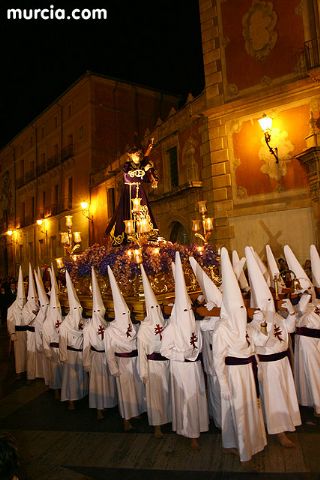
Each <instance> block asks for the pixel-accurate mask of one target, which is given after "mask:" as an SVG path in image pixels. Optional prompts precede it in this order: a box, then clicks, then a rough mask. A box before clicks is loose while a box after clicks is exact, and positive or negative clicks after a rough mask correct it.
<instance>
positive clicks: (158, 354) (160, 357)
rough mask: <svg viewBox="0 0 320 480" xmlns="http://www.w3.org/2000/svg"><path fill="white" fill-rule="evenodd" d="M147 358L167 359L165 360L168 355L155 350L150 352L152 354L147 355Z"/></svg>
mask: <svg viewBox="0 0 320 480" xmlns="http://www.w3.org/2000/svg"><path fill="white" fill-rule="evenodd" d="M147 359H148V360H156V361H159V360H160V361H165V360H168V358H167V357H163V356H162V355H161V353H159V352H153V353H150V355H147Z"/></svg>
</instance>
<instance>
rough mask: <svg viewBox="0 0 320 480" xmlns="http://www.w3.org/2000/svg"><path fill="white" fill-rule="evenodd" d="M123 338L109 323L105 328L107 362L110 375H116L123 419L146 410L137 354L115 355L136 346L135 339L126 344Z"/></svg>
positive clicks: (129, 350) (131, 349)
mask: <svg viewBox="0 0 320 480" xmlns="http://www.w3.org/2000/svg"><path fill="white" fill-rule="evenodd" d="M114 321H115V320H114ZM132 328H133V329H134V328H135V326H134V325H133V326H132ZM119 332H120V330H119ZM124 338H125V334H121V333H120V334H119V335H117V334H116V329H114V328H113V327H112V326H111V325H110V326H109V327H108V328H107V329H106V330H105V335H104V343H105V350H106V353H107V362H108V366H109V369H110V373H111V375H114V376H115V377H116V383H117V392H118V405H119V410H120V415H121V417H122V418H124V419H125V420H130V418H133V417H137V416H139V415H140V414H141V413H143V412H145V411H146V402H145V388H144V385H143V383H142V381H141V379H140V376H139V374H138V356H135V357H127V358H126V357H118V356H116V355H115V354H116V353H128V352H131V351H133V350H135V349H136V348H137V344H136V340H133V341H132V340H131V341H128V344H127V345H126V343H125V340H124Z"/></svg>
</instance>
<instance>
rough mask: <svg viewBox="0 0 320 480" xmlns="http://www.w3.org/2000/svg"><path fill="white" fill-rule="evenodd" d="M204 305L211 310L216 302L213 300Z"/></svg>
mask: <svg viewBox="0 0 320 480" xmlns="http://www.w3.org/2000/svg"><path fill="white" fill-rule="evenodd" d="M205 307H206V309H207V310H209V311H210V310H212V309H213V308H214V307H216V304H215V303H214V302H208V303H206V304H205Z"/></svg>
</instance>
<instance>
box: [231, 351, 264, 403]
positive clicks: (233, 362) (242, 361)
mask: <svg viewBox="0 0 320 480" xmlns="http://www.w3.org/2000/svg"><path fill="white" fill-rule="evenodd" d="M249 363H251V367H252V373H253V378H254V383H255V386H256V394H257V398H259V397H260V392H259V381H258V366H257V360H256V357H255V356H254V355H251V357H247V358H239V357H226V358H225V364H226V365H248V364H249Z"/></svg>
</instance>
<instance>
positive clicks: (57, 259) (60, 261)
mask: <svg viewBox="0 0 320 480" xmlns="http://www.w3.org/2000/svg"><path fill="white" fill-rule="evenodd" d="M56 264H57V267H58V268H63V267H64V261H63V258H62V257H60V258H56Z"/></svg>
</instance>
